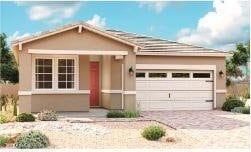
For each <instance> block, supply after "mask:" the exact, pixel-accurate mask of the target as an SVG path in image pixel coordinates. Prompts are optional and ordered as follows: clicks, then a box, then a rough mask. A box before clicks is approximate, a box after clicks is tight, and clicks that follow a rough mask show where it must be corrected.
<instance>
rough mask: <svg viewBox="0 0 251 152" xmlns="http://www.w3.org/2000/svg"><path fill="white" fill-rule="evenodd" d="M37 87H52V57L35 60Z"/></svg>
mask: <svg viewBox="0 0 251 152" xmlns="http://www.w3.org/2000/svg"><path fill="white" fill-rule="evenodd" d="M35 63H36V65H35V87H36V88H37V89H51V88H52V59H36V60H35Z"/></svg>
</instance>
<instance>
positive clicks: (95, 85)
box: [90, 62, 99, 107]
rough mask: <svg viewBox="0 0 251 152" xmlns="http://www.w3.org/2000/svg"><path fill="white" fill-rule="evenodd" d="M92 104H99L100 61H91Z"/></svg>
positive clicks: (94, 105)
mask: <svg viewBox="0 0 251 152" xmlns="http://www.w3.org/2000/svg"><path fill="white" fill-rule="evenodd" d="M90 91H91V92H90V106H92V107H97V106H99V62H90Z"/></svg>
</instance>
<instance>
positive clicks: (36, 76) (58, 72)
mask: <svg viewBox="0 0 251 152" xmlns="http://www.w3.org/2000/svg"><path fill="white" fill-rule="evenodd" d="M32 59H33V63H32V67H33V68H32V70H33V72H32V73H33V76H32V84H33V87H32V88H33V90H34V91H39V92H40V91H44V92H46V91H60V92H62V91H63V92H64V91H67V90H79V88H78V86H79V84H78V80H79V77H78V68H79V67H78V56H77V55H32Z"/></svg>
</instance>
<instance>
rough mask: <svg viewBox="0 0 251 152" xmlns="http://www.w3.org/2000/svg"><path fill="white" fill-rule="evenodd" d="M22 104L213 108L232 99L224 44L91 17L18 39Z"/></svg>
mask: <svg viewBox="0 0 251 152" xmlns="http://www.w3.org/2000/svg"><path fill="white" fill-rule="evenodd" d="M12 49H13V50H14V52H15V58H16V60H17V62H18V65H19V79H20V82H19V92H18V94H19V111H20V112H39V111H40V110H42V109H45V108H47V109H53V110H56V111H88V110H89V109H90V108H91V107H103V108H107V109H123V110H136V109H137V110H210V109H214V108H218V107H221V106H222V104H223V102H224V101H225V93H226V88H225V81H226V79H225V78H226V77H225V73H226V72H225V58H226V56H227V53H226V52H224V51H219V50H213V49H207V48H203V47H199V46H194V45H188V44H183V43H178V42H173V41H168V40H163V39H158V38H153V37H149V36H144V35H138V34H134V33H127V32H122V31H117V30H108V29H100V28H97V27H94V26H91V25H89V24H87V23H84V22H78V23H74V24H69V25H66V26H63V27H60V28H58V29H55V30H52V31H47V32H43V33H40V34H37V35H32V36H29V37H26V38H23V39H19V40H15V41H13V42H12Z"/></svg>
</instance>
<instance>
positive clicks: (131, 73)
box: [129, 66, 134, 76]
mask: <svg viewBox="0 0 251 152" xmlns="http://www.w3.org/2000/svg"><path fill="white" fill-rule="evenodd" d="M129 74H130V75H131V76H133V75H134V70H133V67H132V66H131V67H130V68H129Z"/></svg>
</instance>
